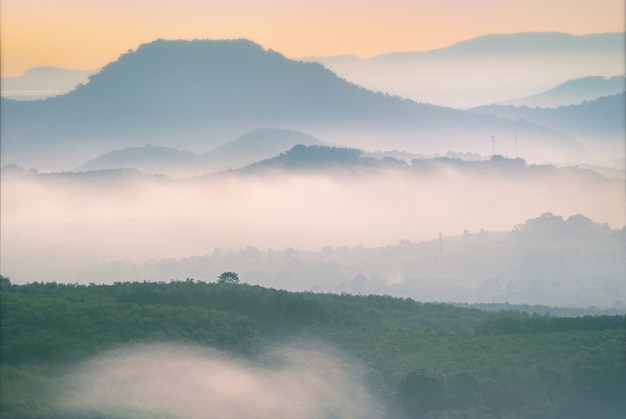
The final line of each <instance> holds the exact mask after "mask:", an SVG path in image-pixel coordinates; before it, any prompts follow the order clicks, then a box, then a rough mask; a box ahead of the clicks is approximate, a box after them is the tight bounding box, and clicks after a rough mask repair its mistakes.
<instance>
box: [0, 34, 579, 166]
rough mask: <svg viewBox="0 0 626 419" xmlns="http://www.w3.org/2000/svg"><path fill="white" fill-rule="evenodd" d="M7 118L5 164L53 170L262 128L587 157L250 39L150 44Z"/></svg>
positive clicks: (546, 135) (348, 141)
mask: <svg viewBox="0 0 626 419" xmlns="http://www.w3.org/2000/svg"><path fill="white" fill-rule="evenodd" d="M2 121H3V123H2V142H3V160H4V161H3V164H7V163H15V164H17V165H20V166H24V167H37V168H40V169H48V170H51V169H53V170H67V169H68V168H73V167H76V166H78V165H79V164H82V163H83V162H85V161H87V160H89V159H93V158H95V157H97V156H98V155H100V154H103V153H106V152H109V151H111V150H114V149H118V148H126V147H137V146H143V145H145V144H146V143H150V144H153V145H155V146H161V147H173V148H177V149H185V150H189V151H192V152H195V153H202V152H206V151H207V150H211V149H214V148H216V147H219V146H221V145H224V144H225V143H227V142H228V141H229V140H230V139H232V138H236V137H237V136H239V135H241V134H243V133H245V132H248V131H250V130H253V129H256V128H261V127H281V128H284V129H291V130H298V131H304V132H308V133H311V134H312V135H313V136H315V137H317V138H320V139H321V140H323V141H325V142H328V143H333V144H337V145H342V146H348V147H359V148H363V149H366V150H371V151H375V150H381V149H382V150H388V149H394V148H396V149H402V150H407V151H412V152H424V153H432V152H439V153H446V152H447V151H449V150H453V151H464V152H469V151H471V152H478V153H482V154H488V152H489V149H490V145H491V144H490V143H491V141H490V137H491V136H492V135H495V136H497V137H499V138H510V139H511V141H510V143H511V144H510V147H509V149H510V150H509V151H510V153H509V154H510V155H512V154H513V146H512V139H513V138H514V136H515V134H516V133H517V134H518V135H519V136H520V137H523V138H525V139H526V140H527V141H528V145H529V147H528V148H527V149H526V154H524V155H523V157H524V158H526V159H528V160H531V161H534V160H538V161H546V160H562V161H565V160H570V161H577V160H582V159H586V158H588V154H587V153H586V151H585V150H584V149H583V148H582V147H581V146H580V145H579V144H577V143H576V142H575V141H574V140H572V139H570V138H568V137H567V136H566V135H564V134H561V133H558V132H555V131H553V130H550V129H546V128H543V127H540V126H537V125H533V124H528V123H525V122H522V121H517V122H510V121H507V120H503V119H500V118H495V117H492V116H479V115H476V114H472V113H468V112H464V111H460V110H455V109H451V108H442V107H438V106H433V105H428V104H422V103H416V102H413V101H409V100H404V99H401V98H398V97H392V96H389V95H385V94H381V93H374V92H371V91H369V90H366V89H364V88H362V87H359V86H357V85H355V84H351V83H348V82H347V81H345V80H343V79H341V78H339V77H337V76H336V75H335V74H334V73H332V72H331V71H329V70H327V69H325V68H323V67H322V66H321V65H320V64H317V63H305V62H299V61H294V60H289V59H287V58H285V57H284V56H282V55H281V54H279V53H277V52H275V51H272V50H267V51H266V50H264V49H263V48H261V47H260V46H259V45H257V44H254V43H253V42H250V41H246V40H233V41H208V40H196V41H164V40H158V41H154V42H151V43H149V44H144V45H142V46H140V47H139V48H138V49H137V50H136V51H131V52H128V53H126V54H124V55H122V56H121V57H120V58H119V59H118V60H117V61H115V62H112V63H110V64H108V65H107V66H105V67H104V68H103V69H102V70H101V71H100V72H99V73H97V74H95V75H92V76H91V77H90V80H89V82H88V83H87V84H85V85H83V86H81V87H79V88H78V89H76V90H74V91H72V92H70V93H68V94H65V95H62V96H57V97H54V98H50V99H47V100H44V101H37V102H16V101H11V100H6V99H4V100H3V102H2Z"/></svg>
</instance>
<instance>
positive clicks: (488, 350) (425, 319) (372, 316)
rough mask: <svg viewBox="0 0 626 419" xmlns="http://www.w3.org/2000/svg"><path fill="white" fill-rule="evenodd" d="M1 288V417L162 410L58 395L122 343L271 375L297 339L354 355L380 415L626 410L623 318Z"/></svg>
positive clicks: (97, 288)
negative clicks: (111, 406)
mask: <svg viewBox="0 0 626 419" xmlns="http://www.w3.org/2000/svg"><path fill="white" fill-rule="evenodd" d="M0 291H1V292H0V296H1V303H2V304H1V306H0V307H1V317H0V321H1V326H2V335H1V337H2V339H1V345H0V355H1V357H0V359H1V363H2V368H1V370H0V371H1V374H2V376H1V378H2V384H3V392H2V399H1V403H0V413H1V414H2V417H3V418H11V417H13V418H22V417H44V418H45V417H47V418H53V417H66V418H68V417H69V418H74V417H75V418H78V417H86V416H88V417H118V416H116V415H121V416H119V417H130V416H133V417H137V416H136V415H137V414H140V416H146V417H147V416H150V415H151V414H153V413H154V411H151V410H148V411H142V410H141V408H140V407H134V409H139V410H131V411H130V412H131V413H129V412H128V411H126V410H124V409H129V408H130V407H129V406H124V405H123V404H122V405H119V404H118V403H117V402H116V406H117V407H116V412H117V413H113V416H111V413H110V412H108V411H103V410H102V409H103V408H102V407H98V406H97V405H92V406H91V407H84V406H83V407H82V408H80V409H78V410H77V408H76V407H75V406H74V407H72V406H71V405H70V406H67V405H64V404H63V403H62V402H61V401H60V400H62V399H63V397H65V395H66V393H67V392H68V391H69V390H68V389H70V388H73V387H72V386H73V385H75V383H76V382H77V378H76V377H75V376H74V375H72V374H75V372H73V371H74V370H73V369H72V368H69V369H64V368H63V366H64V365H67V366H71V365H74V364H75V363H76V362H79V361H85V360H88V359H89V358H90V357H92V356H96V355H98V354H101V353H104V352H106V351H108V350H111V349H115V348H123V347H127V346H128V345H132V344H138V343H144V344H157V343H160V344H163V343H168V342H169V343H172V342H176V343H179V344H191V345H200V346H202V347H210V348H218V349H220V350H222V351H225V352H229V353H233V354H238V356H240V357H244V358H246V359H248V362H251V363H253V364H255V365H257V368H261V369H263V370H268V369H271V368H279V369H280V365H282V364H283V363H284V362H283V361H281V357H282V356H283V355H281V354H282V352H281V351H280V350H277V349H276V345H278V344H280V343H281V342H285V341H290V340H291V341H293V340H294V339H296V340H307V341H316V342H323V343H324V344H328V345H332V346H333V347H335V348H337V349H338V350H340V351H341V352H342V353H345V354H347V356H349V357H350V358H351V359H353V363H354V364H351V365H352V366H351V367H350V368H353V369H354V368H357V367H356V366H357V365H362V367H358V368H362V373H363V377H364V379H365V381H366V383H367V386H368V388H370V389H371V391H372V392H374V393H375V394H376V395H377V397H378V398H380V400H381V403H382V408H381V409H382V410H381V413H380V415H379V416H377V417H389V418H407V419H408V418H414V417H426V418H434V417H464V418H497V417H505V416H510V417H516V418H537V417H550V418H588V417H598V418H618V417H623V414H624V413H626V402H625V401H624V399H623V394H624V390H626V375H625V374H624V372H625V368H624V355H625V350H624V345H623V339H624V331H625V323H624V322H625V318H624V316H623V315H621V316H587V317H579V318H558V317H546V316H531V315H528V314H525V313H521V312H514V311H506V312H491V313H490V312H485V311H481V310H478V309H471V308H459V307H454V306H452V305H447V304H435V303H420V302H416V301H413V300H409V299H399V298H392V297H388V296H374V295H368V296H364V295H363V296H355V295H347V294H343V295H332V294H315V293H310V292H304V293H291V292H287V291H281V290H275V289H268V288H262V287H258V286H250V285H246V284H218V283H202V282H196V281H194V280H192V279H187V280H185V281H171V282H169V283H166V282H158V283H150V282H144V283H116V284H114V285H95V284H91V285H88V286H84V285H77V284H75V285H71V284H57V283H31V284H27V285H15V284H11V282H10V281H9V279H7V278H1V289H0ZM173 361H174V360H169V361H163V362H173ZM268 362H269V364H268ZM103 379H104V378H103ZM118 379H119V377H118ZM345 403H349V401H347V400H346V401H345ZM131 407H132V406H131ZM124 412H126V413H124ZM150 412H152V413H150ZM124 415H125V416H124ZM129 415H130V416H129ZM173 415H174V416H172V417H179V416H177V414H173ZM334 415H335V416H336V415H337V413H335V414H334ZM451 415H453V416H451ZM454 415H456V416H454ZM168 417H169V416H168Z"/></svg>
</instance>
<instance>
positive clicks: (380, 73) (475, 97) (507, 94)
mask: <svg viewBox="0 0 626 419" xmlns="http://www.w3.org/2000/svg"><path fill="white" fill-rule="evenodd" d="M625 39H626V37H625V34H624V33H623V32H620V33H602V34H592V35H583V36H574V35H569V34H565V33H558V32H529V33H515V34H494V35H485V36H481V37H478V38H474V39H470V40H467V41H463V42H459V43H456V44H454V45H451V46H449V47H446V48H440V49H435V50H432V51H420V52H398V53H392V54H384V55H379V56H376V57H372V58H369V59H360V58H358V57H355V56H337V57H308V58H305V59H306V60H310V61H316V62H320V63H322V64H323V65H324V66H326V67H327V68H329V69H331V70H332V71H334V72H335V73H337V74H338V75H339V76H340V77H345V78H346V79H348V80H350V81H352V82H354V83H357V84H359V85H361V86H364V87H366V88H368V89H372V90H379V91H383V92H388V93H390V94H395V95H399V96H402V97H406V98H411V99H413V100H416V101H421V102H428V103H433V104H438V105H444V106H453V107H457V108H469V107H473V106H479V105H484V104H490V103H499V102H503V101H507V100H510V99H511V98H516V97H526V96H529V95H531V94H533V93H536V92H541V91H544V90H547V89H549V88H551V87H553V86H556V85H557V84H560V83H563V82H564V81H566V80H572V79H576V78H580V77H586V76H590V75H600V76H604V77H611V76H615V75H623V74H624V59H625V58H624V51H625V50H626V48H625V47H626V43H625Z"/></svg>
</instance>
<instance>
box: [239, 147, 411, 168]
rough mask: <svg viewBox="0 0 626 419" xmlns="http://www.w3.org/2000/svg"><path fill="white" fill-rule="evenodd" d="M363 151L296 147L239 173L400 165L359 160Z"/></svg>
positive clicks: (394, 160)
mask: <svg viewBox="0 0 626 419" xmlns="http://www.w3.org/2000/svg"><path fill="white" fill-rule="evenodd" d="M362 155H363V151H362V150H358V149H356V148H343V147H328V146H315V145H313V146H306V145H303V144H298V145H295V146H294V147H293V148H292V149H290V150H289V151H287V152H284V153H281V154H280V155H278V156H275V157H272V158H269V159H265V160H263V161H260V162H257V163H254V164H251V165H249V166H246V167H244V168H242V169H241V170H240V171H239V172H241V173H259V172H264V171H272V170H274V171H275V170H287V171H315V170H324V171H327V170H329V169H336V170H342V171H344V170H350V169H355V168H372V167H380V166H381V165H382V164H383V163H391V162H393V163H396V164H403V165H405V164H406V163H404V162H403V161H401V160H396V159H392V158H385V159H374V158H371V157H362Z"/></svg>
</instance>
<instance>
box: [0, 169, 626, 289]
mask: <svg viewBox="0 0 626 419" xmlns="http://www.w3.org/2000/svg"><path fill="white" fill-rule="evenodd" d="M624 201H625V199H624V180H623V179H608V178H606V177H603V176H600V175H598V174H597V173H595V172H592V171H589V170H582V169H556V168H540V167H526V168H525V169H522V170H515V169H514V168H513V170H503V171H487V172H481V171H474V172H471V171H470V172H467V171H465V172H464V171H461V170H455V169H452V168H450V167H448V168H441V169H425V170H423V171H422V172H419V170H416V171H407V170H404V171H402V170H397V171H388V172H382V171H377V172H371V173H370V172H367V171H362V172H358V173H357V172H352V173H345V172H344V173H332V172H330V173H328V174H321V173H318V174H315V173H293V172H292V173H286V172H285V173H282V174H281V173H274V174H266V175H247V176H234V175H233V176H222V177H209V178H203V179H197V180H182V181H172V180H168V179H165V178H160V177H145V176H141V175H137V174H132V173H130V174H129V173H126V172H123V173H121V174H119V173H109V172H104V173H100V174H93V173H92V174H74V175H38V176H23V177H11V176H3V177H2V214H1V217H2V242H1V246H2V249H1V250H2V256H1V257H2V265H1V267H2V274H3V275H5V276H9V277H11V279H12V281H15V282H16V283H24V282H32V281H53V280H54V281H60V282H75V281H78V282H82V283H87V282H90V281H94V280H95V279H94V278H92V277H90V276H89V275H88V274H87V273H88V272H93V268H94V266H97V265H102V264H110V263H112V262H115V261H120V262H123V263H131V264H137V263H140V262H142V261H146V260H154V259H163V258H168V259H177V258H184V257H192V256H198V255H207V254H211V253H212V252H213V251H214V249H229V248H230V249H240V248H245V247H248V246H254V247H256V248H258V249H260V250H267V249H274V250H284V249H287V248H295V249H298V250H320V249H322V248H323V247H324V246H330V247H339V246H356V245H361V246H364V247H375V246H385V245H389V244H397V243H399V242H400V241H401V240H409V241H411V242H413V243H417V242H420V241H423V240H431V239H436V238H438V237H439V235H440V233H441V234H442V235H443V236H445V237H450V236H458V235H462V234H464V232H466V231H467V232H469V233H477V232H478V231H480V230H486V231H511V230H512V229H513V228H514V226H516V225H518V224H521V223H523V222H524V221H526V220H527V219H529V218H533V217H537V216H539V215H540V214H542V213H545V212H551V213H553V214H557V215H560V216H563V217H565V218H567V217H568V216H571V215H575V214H582V215H584V216H586V217H589V218H591V219H592V220H593V221H595V222H598V223H608V225H609V226H610V227H612V228H617V229H619V228H622V227H623V226H624V213H625V209H624V205H625V204H624ZM225 270H237V266H232V267H228V268H227V269H225ZM121 279H134V280H141V279H145V278H142V276H141V274H140V273H137V277H133V278H128V277H125V278H110V279H108V281H107V282H112V281H115V280H121ZM160 279H162V280H168V279H169V278H160ZM294 280H297V279H296V278H294Z"/></svg>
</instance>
